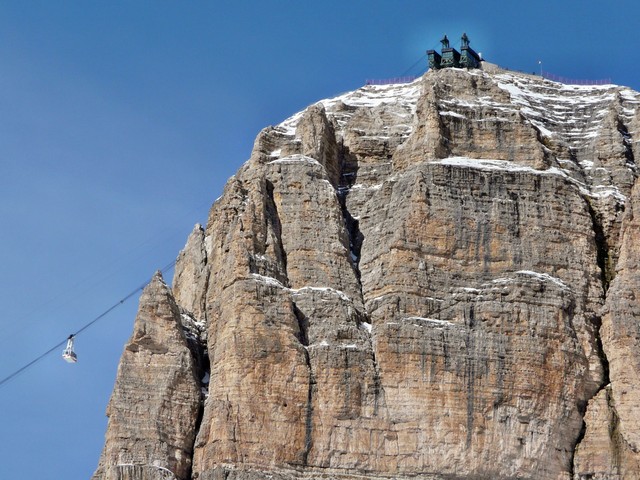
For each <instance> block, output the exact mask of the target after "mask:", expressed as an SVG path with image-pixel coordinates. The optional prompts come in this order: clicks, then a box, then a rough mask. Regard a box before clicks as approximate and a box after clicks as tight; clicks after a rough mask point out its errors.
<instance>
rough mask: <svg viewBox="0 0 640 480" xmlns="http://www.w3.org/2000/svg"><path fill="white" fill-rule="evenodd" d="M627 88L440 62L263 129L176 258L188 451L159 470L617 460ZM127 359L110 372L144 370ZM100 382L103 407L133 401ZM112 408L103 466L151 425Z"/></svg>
mask: <svg viewBox="0 0 640 480" xmlns="http://www.w3.org/2000/svg"><path fill="white" fill-rule="evenodd" d="M638 105H640V96H639V95H638V94H637V93H636V92H633V91H631V90H629V89H626V88H622V87H616V86H612V85H607V86H594V87H584V86H582V87H574V86H567V85H561V84H558V83H553V82H549V81H546V80H543V79H541V78H539V77H535V76H530V75H524V74H516V73H512V72H506V71H502V70H498V69H495V68H494V69H486V70H485V71H483V70H470V71H466V70H459V69H443V70H439V71H435V72H428V73H427V74H425V75H424V76H423V77H422V78H421V79H419V80H417V81H415V82H414V83H411V84H404V85H389V86H366V87H363V88H361V89H359V90H356V91H354V92H350V93H347V94H344V95H342V96H340V97H336V98H333V99H329V100H324V101H322V102H319V103H318V104H316V105H313V106H311V107H309V108H308V109H306V110H305V111H303V112H300V113H299V114H296V115H294V116H293V117H291V118H290V119H288V120H286V121H285V122H283V123H282V124H280V125H277V126H275V127H269V128H267V129H265V130H263V131H262V132H261V133H260V134H259V135H258V138H257V139H256V142H255V145H254V148H253V152H252V154H251V158H250V159H249V161H248V162H247V163H245V165H243V166H242V167H241V168H240V170H239V171H238V173H237V174H236V175H235V176H234V177H232V178H231V179H230V180H229V182H228V183H227V185H226V187H225V190H224V193H223V195H222V197H221V198H220V199H219V200H217V201H216V203H215V204H214V205H213V207H212V209H211V212H210V215H209V219H208V222H207V226H206V228H204V229H200V228H199V227H198V228H196V229H195V230H194V232H193V233H192V234H191V236H190V237H189V240H188V242H187V246H186V247H185V250H184V251H183V252H182V253H181V254H180V257H179V258H178V262H177V265H176V273H175V276H174V282H173V293H174V295H175V298H176V301H177V304H178V306H177V307H176V308H177V309H178V314H179V315H178V317H177V318H178V320H177V321H175V322H173V323H172V325H174V327H175V328H176V332H184V331H186V332H187V337H186V338H187V339H188V340H189V342H187V343H186V344H185V343H184V341H183V340H181V342H182V343H180V341H179V342H177V343H178V344H180V345H181V347H180V348H185V345H188V346H190V347H191V351H194V352H196V357H198V356H199V357H200V358H196V360H195V363H194V367H190V368H192V369H195V370H198V368H204V369H207V372H206V375H205V381H204V384H205V386H206V387H207V389H208V392H207V395H206V400H205V402H204V413H203V415H202V418H201V419H200V418H199V417H198V415H197V414H196V415H195V416H194V417H193V418H192V420H193V424H189V425H186V424H185V425H181V426H180V428H181V429H184V430H181V431H183V432H184V437H183V438H184V440H185V441H186V440H188V439H191V441H192V443H191V444H190V448H191V449H192V450H187V449H186V448H185V450H184V452H187V451H188V452H191V451H193V454H192V457H190V458H189V461H191V460H192V468H191V470H189V469H188V468H187V467H186V466H185V467H184V468H182V467H181V468H182V469H181V470H179V471H178V470H177V468H178V466H177V465H175V464H171V462H168V461H167V459H168V458H170V457H169V454H167V456H166V457H164V463H163V465H171V466H170V467H167V468H170V469H171V471H172V472H173V473H175V475H176V476H177V477H178V478H191V479H199V480H212V479H216V480H217V479H228V478H232V479H238V480H241V479H242V480H245V479H246V480H248V479H252V480H253V479H267V478H270V479H271V478H275V479H281V480H285V479H286V480H289V479H311V478H345V479H346V478H362V479H365V478H366V479H374V478H417V479H434V480H435V479H447V480H451V479H480V478H491V479H510V478H523V479H525V478H526V479H532V480H533V479H536V480H538V479H570V478H576V479H578V478H584V479H586V478H603V479H604V478H636V476H638V475H639V474H638V465H639V463H638V462H639V459H638V457H637V455H638V454H637V453H636V452H638V448H640V421H639V420H638V419H640V415H639V413H640V412H638V411H637V409H638V407H637V404H638V402H637V397H638V395H639V394H640V386H639V385H640V360H639V358H640V351H638V348H640V347H639V346H638V342H637V338H640V331H639V330H638V322H637V321H636V320H635V319H637V318H638V314H639V313H638V312H640V305H636V303H637V302H636V301H635V296H634V295H635V294H634V292H635V291H636V290H637V289H638V287H640V282H639V281H638V278H636V277H637V276H638V274H637V270H638V269H637V268H636V267H637V266H638V265H637V263H638V262H640V251H638V246H637V245H638V242H637V238H638V235H639V233H638V225H640V224H638V220H637V219H638V218H640V217H639V216H638V213H637V212H638V211H640V193H638V192H640V190H639V188H640V187H638V186H637V185H636V165H635V156H636V152H637V151H638V141H639V140H638V139H639V138H640V134H639V133H638V132H639V130H638V127H639V126H640V114H639V109H638ZM634 185H635V186H634ZM636 204H637V205H636ZM134 337H135V334H134ZM176 338H178V337H176ZM167 341H168V342H170V341H171V340H169V339H168V337H167ZM173 347H175V345H174V346H173ZM173 347H169V346H167V348H173ZM187 349H188V348H187ZM127 355H128V350H127V351H125V356H124V357H123V360H122V363H121V370H122V371H123V372H124V371H125V370H126V374H125V373H121V374H120V375H119V380H118V382H120V383H123V380H120V378H121V377H122V378H126V377H127V376H129V377H132V378H136V375H138V373H137V370H138V369H139V368H141V367H140V366H139V364H136V363H135V358H129V357H128V356H127ZM181 371H182V372H183V374H184V376H185V377H184V378H185V379H187V378H189V379H190V381H191V382H192V384H191V387H187V386H186V385H185V386H184V388H183V390H184V391H187V390H189V389H191V388H192V389H193V392H199V389H200V386H201V385H200V383H199V378H200V376H199V375H198V374H193V371H192V370H189V369H184V370H181ZM185 381H187V380H185ZM118 385H119V384H118V383H117V384H116V393H117V392H118V391H119V388H120V387H119V386H118ZM189 391H190V390H189ZM116 393H114V399H113V400H112V402H111V406H110V411H114V409H115V408H116V405H118V408H123V411H125V413H126V408H124V406H123V405H122V404H123V403H124V404H125V405H126V404H127V402H130V403H131V402H134V399H136V398H138V397H139V396H140V393H139V392H136V391H132V392H130V393H128V395H131V397H128V398H125V397H120V396H117V395H116ZM118 395H122V394H118ZM159 395H160V394H159ZM137 396H138V397H137ZM177 398H178V397H176V396H175V394H173V396H171V397H170V398H169V397H168V398H167V399H166V400H167V401H170V400H175V399H177ZM155 401H156V399H154V398H147V397H140V399H137V400H135V402H138V403H139V404H140V405H142V404H144V403H147V404H149V405H153V404H154V402H155ZM180 403H181V404H182V403H183V402H182V400H180ZM196 411H197V407H196ZM125 413H123V415H122V417H118V421H117V422H116V421H115V420H114V418H115V417H114V415H113V414H112V418H111V420H110V427H109V428H110V430H109V431H108V433H107V445H106V446H105V454H104V455H103V459H102V460H101V466H100V468H99V470H98V472H103V471H107V469H108V468H110V467H109V466H110V465H113V464H114V462H115V461H120V460H118V459H117V455H123V453H122V452H134V451H138V447H136V445H141V447H140V448H141V449H147V450H146V451H149V449H152V447H151V446H144V447H143V445H147V444H146V443H145V442H146V441H147V440H146V438H147V437H144V439H143V438H141V437H142V434H140V433H139V432H144V431H145V428H148V420H140V423H139V424H135V425H132V426H131V430H128V431H127V433H126V434H125V433H121V434H120V433H119V434H118V435H119V437H118V438H119V439H120V440H116V437H115V436H114V435H112V434H111V433H110V432H111V431H112V430H113V431H114V432H115V431H120V430H115V429H116V428H124V426H122V425H121V426H113V427H112V426H111V424H114V423H115V424H118V425H120V424H122V423H125V422H126V421H125V416H126V414H125ZM162 415H165V414H164V413H162ZM185 415H186V414H185ZM163 418H164V417H163ZM165 421H166V419H164V420H162V421H159V424H161V425H163V424H164V422H165ZM145 422H147V423H145ZM174 423H175V422H173V423H172V425H173V424H174ZM145 425H146V426H145ZM136 429H137V430H136ZM134 430H135V432H134ZM196 431H197V437H196V438H195V441H193V434H195V432H196ZM127 435H128V436H129V437H127V438H128V439H129V440H127V441H128V442H129V443H127V442H124V441H123V440H122V439H123V438H124V437H126V436H127ZM137 438H140V440H136V439H137ZM149 438H151V437H149ZM150 441H151V440H150ZM118 442H120V443H118ZM123 449H124V450H123ZM106 452H114V453H109V454H108V455H107V453H106ZM115 452H120V453H115ZM109 455H110V456H109ZM185 455H187V456H188V455H190V454H186V453H185ZM129 463H136V462H134V461H130V462H129ZM174 467H175V468H176V470H174ZM131 468H133V467H131ZM136 475H137V474H135V473H131V474H130V477H126V478H143V477H142V476H136ZM180 475H189V476H190V477H184V476H180ZM634 475H636V476H634ZM100 478H101V477H100ZM122 478H125V477H122ZM157 478H163V477H157Z"/></svg>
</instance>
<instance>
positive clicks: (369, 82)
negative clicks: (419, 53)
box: [364, 77, 418, 85]
mask: <svg viewBox="0 0 640 480" xmlns="http://www.w3.org/2000/svg"><path fill="white" fill-rule="evenodd" d="M416 78H418V77H395V78H384V79H381V80H376V79H368V80H365V83H364V84H365V85H393V84H394V83H411V82H413V81H414V80H415V79H416Z"/></svg>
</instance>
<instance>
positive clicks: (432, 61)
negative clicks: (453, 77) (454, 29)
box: [427, 33, 482, 70]
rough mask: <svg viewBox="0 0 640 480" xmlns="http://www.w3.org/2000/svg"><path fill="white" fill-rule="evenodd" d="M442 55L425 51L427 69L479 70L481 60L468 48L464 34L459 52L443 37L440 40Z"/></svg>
mask: <svg viewBox="0 0 640 480" xmlns="http://www.w3.org/2000/svg"><path fill="white" fill-rule="evenodd" d="M440 43H442V55H440V54H439V53H438V52H436V51H435V50H427V57H428V58H429V68H431V69H434V70H438V69H440V68H447V67H456V68H480V62H481V61H482V59H481V58H480V55H478V54H477V53H476V52H475V51H474V50H473V49H472V48H471V47H470V46H469V44H470V43H471V42H470V41H469V37H468V36H467V34H466V33H463V34H462V38H461V39H460V52H458V51H457V50H456V49H455V48H453V47H451V46H450V45H449V39H448V38H447V36H446V35H445V36H444V38H443V39H442V40H440Z"/></svg>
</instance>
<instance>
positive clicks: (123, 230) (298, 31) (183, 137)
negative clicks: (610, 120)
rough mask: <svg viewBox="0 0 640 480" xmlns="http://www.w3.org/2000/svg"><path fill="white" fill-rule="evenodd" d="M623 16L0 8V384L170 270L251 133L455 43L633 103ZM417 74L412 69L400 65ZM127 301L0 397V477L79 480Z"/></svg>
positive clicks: (439, 7)
mask: <svg viewBox="0 0 640 480" xmlns="http://www.w3.org/2000/svg"><path fill="white" fill-rule="evenodd" d="M638 18H640V7H638V6H637V3H636V2H634V1H630V0H629V1H615V0H613V1H608V2H602V1H590V0H586V1H585V0H582V1H577V0H576V1H571V0H568V1H564V2H559V1H557V0H554V1H538V2H504V1H492V0H489V1H483V2H479V1H466V0H457V1H456V2H427V1H424V0H420V1H416V0H406V1H403V0H398V1H386V2H383V1H376V0H368V1H361V0H350V1H346V2H345V1H344V0H343V1H337V0H325V1H322V2H314V3H311V2H304V1H300V0H296V1H272V2H269V1H263V2H257V1H242V0H235V1H210V2H203V1H197V0H192V1H188V2H178V1H170V0H155V1H142V0H140V1H135V2H131V1H129V2H124V1H117V0H110V1H108V2H100V1H84V0H83V1H63V0H60V1H56V2H51V1H41V2H38V1H28V0H22V1H5V2H2V3H1V4H0V65H1V67H0V264H1V265H2V284H1V286H2V288H0V305H2V314H1V315H0V378H3V377H5V376H6V375H8V374H10V373H11V372H12V371H14V370H15V369H16V368H19V367H20V366H22V365H24V364H25V363H27V362H29V361H30V360H32V359H33V358H35V357H37V356H38V355H40V354H41V353H43V352H44V351H46V350H48V349H49V348H50V347H51V346H53V345H55V344H56V343H58V342H60V341H62V340H64V339H65V338H66V336H67V335H68V334H69V333H71V332H73V331H76V330H77V329H78V328H80V327H81V326H83V325H84V324H86V323H87V322H88V321H90V320H91V319H93V318H95V317H96V316H97V315H99V314H100V313H102V312H103V311H104V310H106V309H107V308H108V307H110V306H111V305H112V304H114V303H116V302H117V301H119V300H120V299H121V298H122V297H124V296H125V295H127V294H128V293H129V292H130V291H132V290H133V289H135V288H136V287H138V285H140V284H141V283H143V282H145V281H146V280H147V279H149V278H150V277H151V275H152V274H153V272H154V271H155V270H156V269H158V268H161V267H162V266H164V265H166V264H167V263H169V262H171V261H172V260H173V259H175V257H176V255H177V253H178V251H179V250H180V249H181V248H182V246H183V245H184V242H185V240H186V237H187V235H188V234H189V232H190V231H191V229H192V228H193V225H194V224H195V223H197V222H204V221H205V219H206V215H207V211H208V209H209V206H210V205H211V203H212V202H213V200H214V199H215V198H216V197H218V196H219V195H220V193H221V191H222V187H223V185H224V182H225V181H226V179H227V178H228V177H229V176H231V175H232V174H233V173H234V172H235V171H236V170H237V169H238V167H239V166H240V165H241V164H242V163H243V162H244V161H245V160H246V159H247V158H248V156H249V153H250V151H251V147H252V144H253V140H254V138H255V136H256V134H257V133H258V132H259V130H260V129H261V128H263V127H265V126H267V125H270V124H275V123H278V122H280V121H282V120H283V119H285V118H286V117H288V116H289V115H291V114H293V113H295V112H296V111H298V110H300V109H302V108H304V107H305V106H307V105H309V104H311V103H313V102H315V101H317V100H319V99H322V98H325V97H330V96H333V95H336V94H339V93H342V92H344V91H347V90H352V89H355V88H358V87H359V86H361V85H362V84H363V83H364V80H365V79H367V78H381V79H382V78H389V77H396V76H400V75H403V74H414V75H417V74H421V73H423V72H424V70H425V60H424V59H422V60H421V61H419V60H420V58H421V56H422V55H423V54H424V51H425V50H426V49H429V48H436V47H438V46H439V43H438V40H439V39H440V38H441V37H442V35H443V34H444V33H447V34H448V35H449V38H450V39H451V40H452V44H453V46H457V45H458V43H459V41H458V39H459V37H460V35H461V34H462V33H463V32H467V34H468V35H469V37H470V39H471V45H472V47H474V48H475V49H476V50H478V51H481V52H482V53H483V54H484V57H485V58H486V59H488V60H489V61H492V62H494V63H497V64H500V65H502V66H504V67H509V68H513V69H518V70H523V71H528V72H533V71H537V70H538V68H539V66H538V60H542V62H543V68H544V70H546V71H549V72H552V73H554V74H556V75H561V76H565V77H569V78H580V79H600V78H611V79H612V81H613V82H614V83H618V84H622V85H628V86H631V87H632V88H635V89H640V48H638V47H640V42H639V41H638V37H637V26H638V22H637V19H638ZM416 61H419V62H418V66H416V67H414V68H410V67H411V66H412V65H414V64H415V63H416ZM136 308H137V296H136V298H134V299H133V300H131V301H129V302H127V303H125V304H124V305H123V306H121V307H119V308H118V309H116V310H115V311H114V312H113V313H112V314H110V315H109V316H108V317H106V318H105V319H104V320H102V321H100V322H98V323H96V324H95V325H94V326H93V327H92V328H90V329H88V330H87V331H86V332H84V333H83V334H82V335H80V336H79V337H78V339H77V349H76V350H77V353H78V355H79V358H80V361H79V363H78V364H76V365H67V364H66V363H64V362H63V361H62V360H61V359H60V356H59V353H58V352H56V353H55V354H53V355H50V356H48V357H47V358H45V359H44V360H42V361H41V362H39V363H38V364H36V365H35V366H34V367H33V368H31V369H29V370H28V371H26V372H25V373H23V374H22V375H20V376H18V377H17V378H15V379H14V380H12V381H11V382H9V383H7V384H5V385H4V386H3V387H0V422H1V424H2V428H1V429H0V478H24V479H32V478H33V479H36V478H37V479H39V480H48V479H51V480H59V479H61V478H65V479H83V478H89V476H90V475H91V473H92V472H93V470H94V469H95V466H96V464H97V462H98V456H99V454H100V450H101V448H102V445H103V441H104V433H105V428H106V417H105V407H106V404H107V402H108V399H109V395H110V393H111V389H112V387H113V382H114V379H115V374H116V368H117V364H118V360H119V357H120V354H121V352H122V348H123V346H124V343H125V342H126V340H127V338H128V337H129V335H130V333H131V326H132V322H133V319H134V316H135V311H136Z"/></svg>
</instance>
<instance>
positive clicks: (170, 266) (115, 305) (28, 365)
mask: <svg viewBox="0 0 640 480" xmlns="http://www.w3.org/2000/svg"><path fill="white" fill-rule="evenodd" d="M175 264H176V261H175V260H174V261H172V262H171V263H169V264H167V265H165V266H164V267H163V268H162V269H160V272H161V273H163V274H164V273H166V272H168V271H169V270H171V269H172V268H173V267H174V266H175ZM148 283H149V282H145V283H143V284H142V285H140V286H139V287H138V288H136V289H135V290H133V291H131V292H130V293H129V294H128V295H126V296H125V297H123V298H122V299H121V300H120V301H119V302H118V303H115V304H113V305H112V306H111V307H109V308H108V309H106V310H105V311H104V312H102V313H101V314H100V315H98V316H97V317H96V318H94V319H93V320H91V321H90V322H89V323H86V324H85V325H83V326H82V327H81V328H80V329H79V330H77V331H76V332H75V333H72V334H71V337H76V336H77V335H79V334H80V333H82V332H84V331H85V330H86V329H87V328H89V327H90V326H92V325H93V324H95V323H96V322H98V321H100V320H102V319H103V318H104V317H106V316H107V315H108V314H109V313H111V312H112V311H113V310H115V309H116V308H118V307H119V306H120V305H122V304H123V303H124V302H126V301H127V300H129V299H130V298H131V297H133V296H134V295H135V294H136V293H138V292H140V291H142V290H144V288H145V287H146V286H147V285H148ZM65 343H67V339H64V340H63V341H61V342H60V343H57V344H56V345H54V346H53V347H51V348H50V349H49V350H47V351H46V352H44V353H43V354H41V355H39V356H38V357H36V358H34V359H33V360H31V361H30V362H29V363H27V364H26V365H24V366H22V367H20V368H18V369H17V370H16V371H14V372H13V373H11V374H10V375H8V376H6V377H4V378H3V379H2V380H0V388H1V387H2V386H3V385H5V384H6V383H8V382H9V381H11V380H12V379H14V378H16V377H17V376H18V375H20V374H21V373H22V372H24V371H25V370H27V369H28V368H30V367H32V366H33V365H35V364H36V363H38V362H39V361H40V360H42V359H43V358H45V357H46V356H47V355H50V354H51V353H52V352H55V351H56V350H58V349H59V348H60V347H61V346H62V345H64V344H65Z"/></svg>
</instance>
